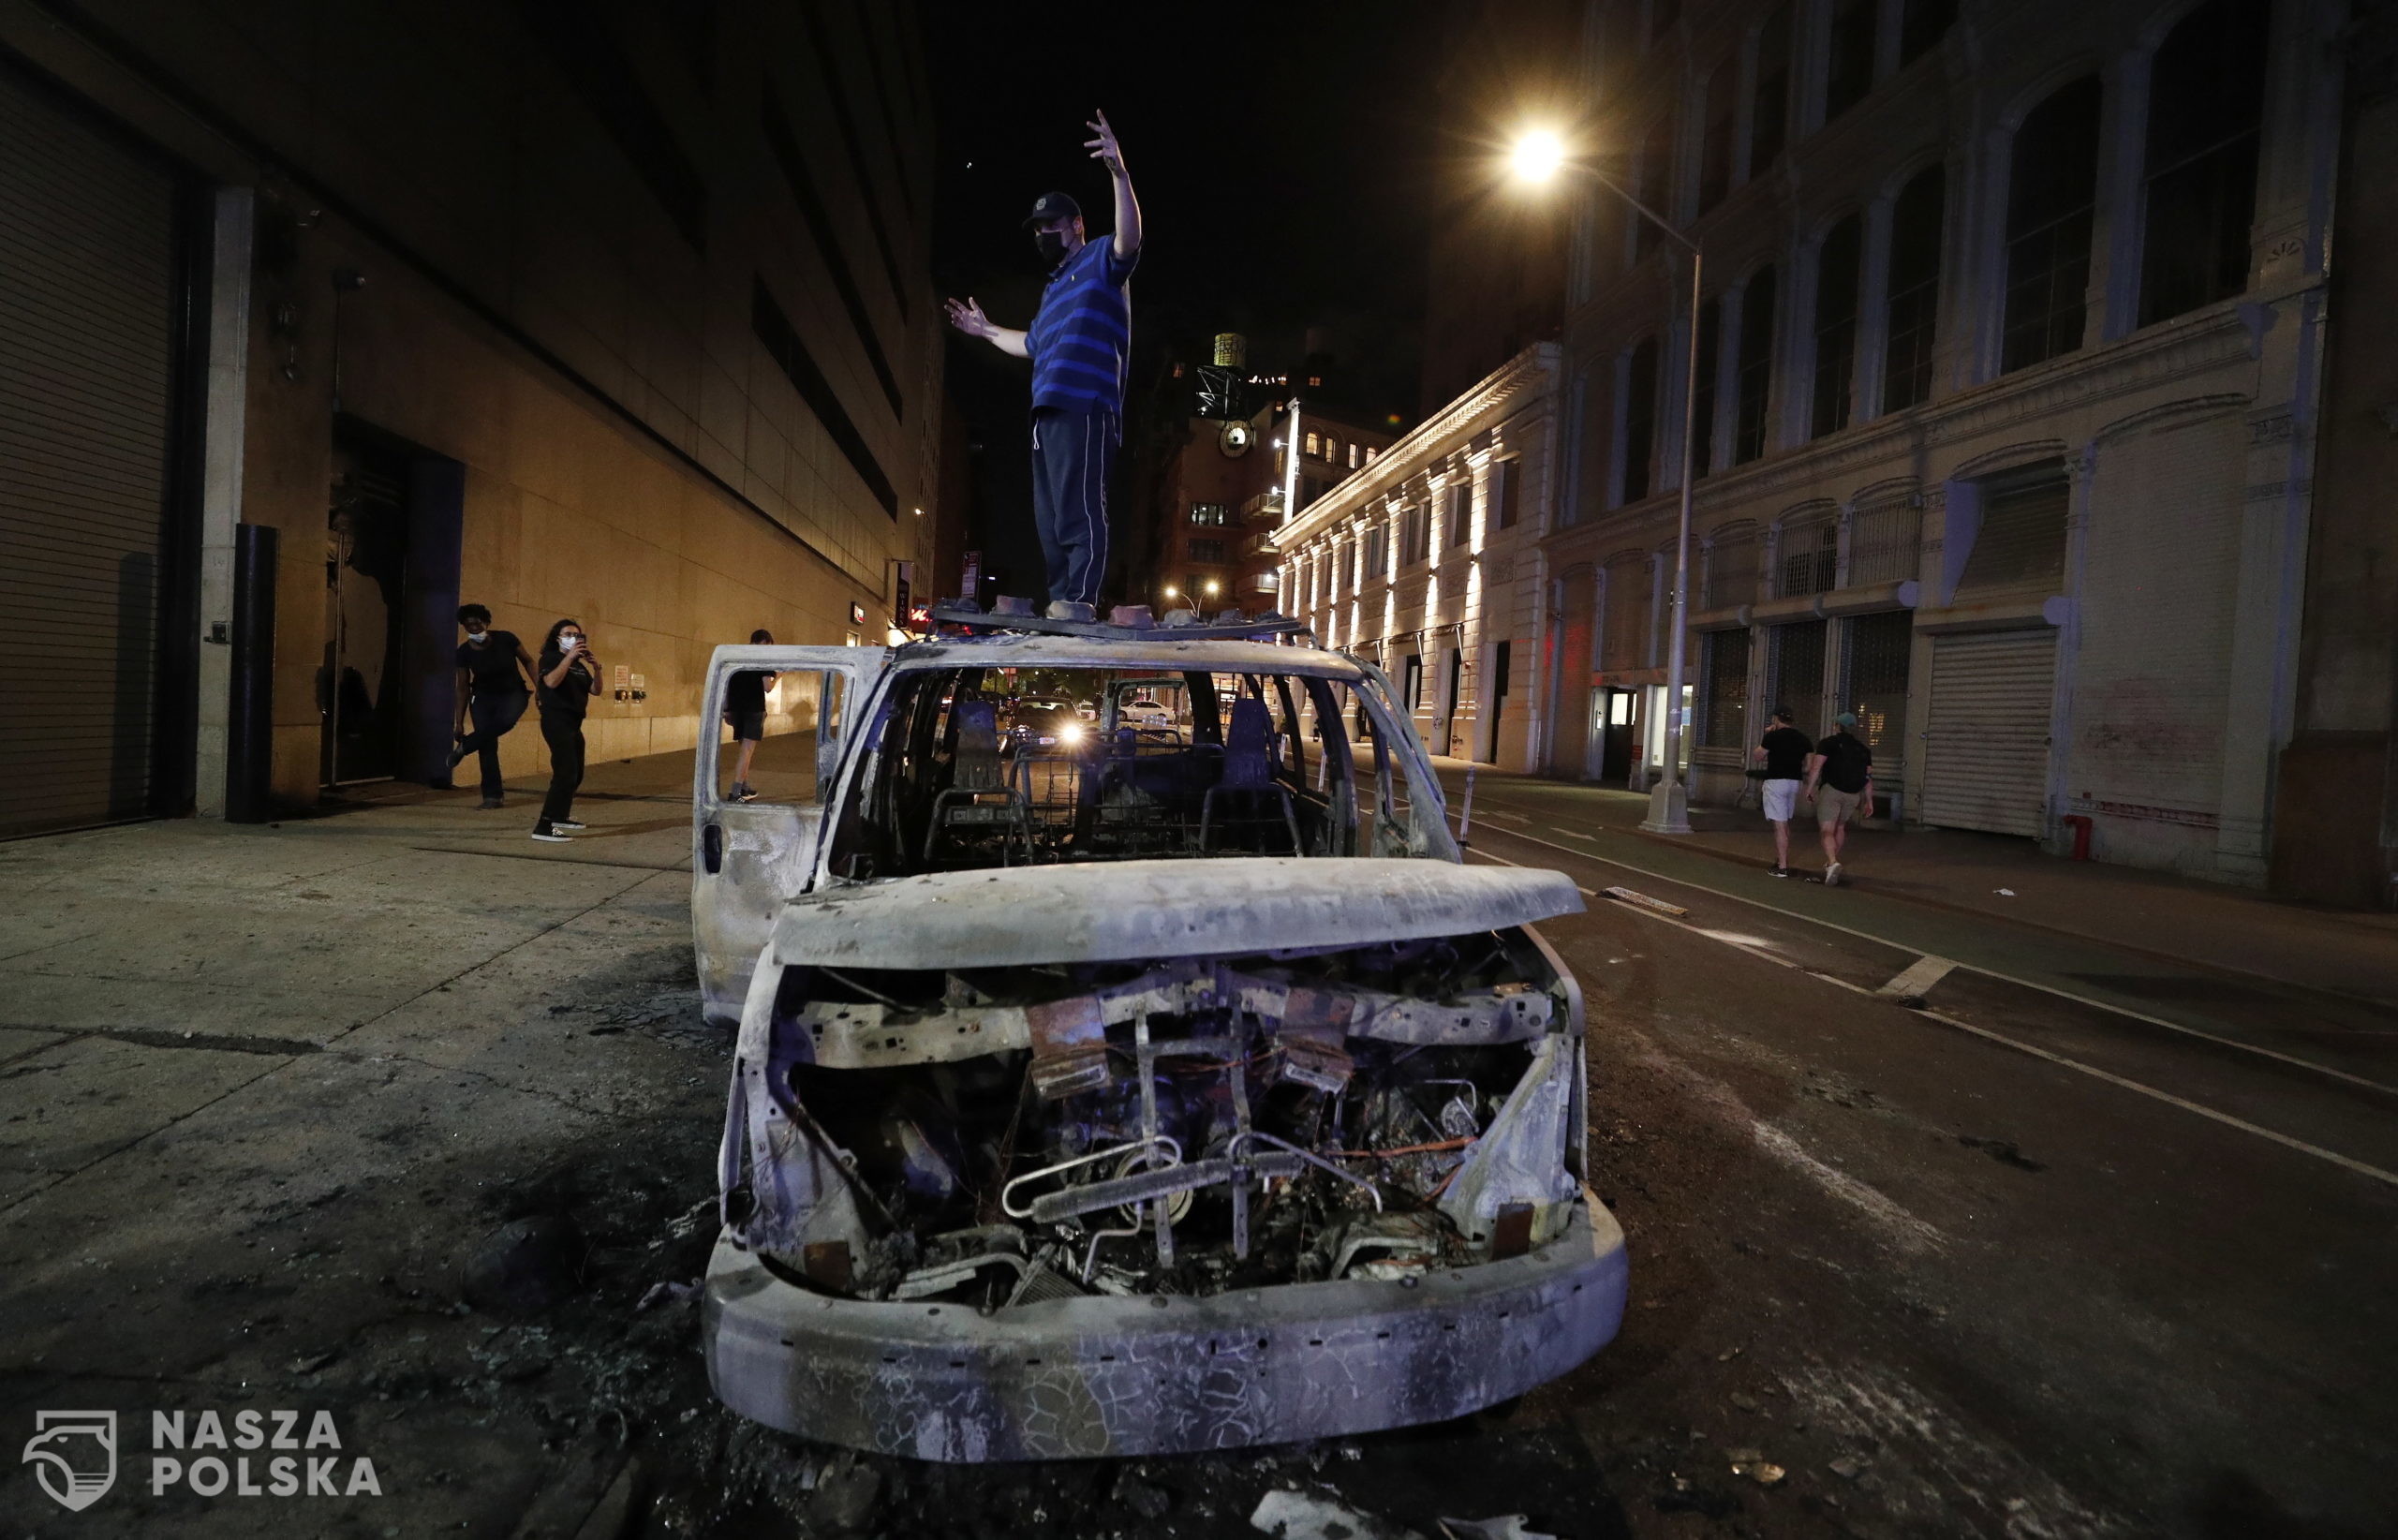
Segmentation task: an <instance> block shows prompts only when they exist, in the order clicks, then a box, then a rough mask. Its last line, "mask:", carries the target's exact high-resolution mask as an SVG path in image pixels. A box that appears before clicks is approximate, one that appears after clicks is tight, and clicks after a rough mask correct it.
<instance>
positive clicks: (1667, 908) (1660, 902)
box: [1606, 888, 1690, 914]
mask: <svg viewBox="0 0 2398 1540" xmlns="http://www.w3.org/2000/svg"><path fill="white" fill-rule="evenodd" d="M1606 896H1608V897H1610V898H1613V899H1615V900H1616V901H1617V902H1618V903H1624V904H1630V905H1632V906H1633V907H1634V908H1636V909H1646V910H1654V911H1656V912H1657V913H1659V914H1688V913H1689V912H1690V911H1688V910H1686V909H1684V908H1682V906H1681V905H1680V904H1669V903H1667V902H1665V900H1664V899H1663V898H1651V897H1650V896H1648V895H1647V894H1645V893H1641V892H1638V891H1636V890H1635V889H1632V888H1608V889H1606Z"/></svg>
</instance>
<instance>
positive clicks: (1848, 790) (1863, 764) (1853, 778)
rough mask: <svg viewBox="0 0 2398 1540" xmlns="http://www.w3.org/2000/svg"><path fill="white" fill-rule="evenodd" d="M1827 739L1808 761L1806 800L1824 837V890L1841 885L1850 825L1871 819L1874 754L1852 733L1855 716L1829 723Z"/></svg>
mask: <svg viewBox="0 0 2398 1540" xmlns="http://www.w3.org/2000/svg"><path fill="white" fill-rule="evenodd" d="M1832 726H1833V732H1832V734H1831V736H1829V737H1828V738H1826V739H1824V740H1823V742H1821V743H1819V744H1817V745H1815V751H1814V753H1813V754H1811V755H1809V756H1808V759H1807V800H1808V801H1810V802H1812V803H1813V804H1814V805H1815V827H1816V828H1817V829H1818V830H1819V831H1821V832H1822V834H1823V837H1824V885H1825V886H1826V887H1831V888H1836V887H1838V886H1840V881H1841V861H1840V857H1841V851H1842V849H1843V847H1844V846H1845V845H1846V844H1847V843H1848V826H1849V825H1850V824H1851V823H1854V822H1857V821H1858V819H1860V818H1872V817H1873V750H1872V749H1871V748H1866V747H1865V741H1864V740H1863V739H1862V738H1859V737H1858V735H1857V734H1856V733H1855V732H1853V731H1852V729H1854V728H1855V727H1856V726H1857V717H1856V714H1855V713H1853V712H1847V711H1843V712H1842V713H1841V714H1840V715H1839V716H1837V717H1835V718H1832Z"/></svg>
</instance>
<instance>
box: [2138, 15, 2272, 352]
mask: <svg viewBox="0 0 2398 1540" xmlns="http://www.w3.org/2000/svg"><path fill="white" fill-rule="evenodd" d="M2265 21H2266V7H2265V4H2264V0H2207V4H2205V5H2202V6H2200V7H2198V9H2196V10H2194V11H2192V12H2191V13H2190V14H2189V15H2187V16H2185V17H2183V19H2182V22H2181V24H2180V25H2178V26H2176V27H2175V28H2174V29H2173V30H2172V31H2171V32H2170V33H2169V34H2167V36H2166V38H2165V43H2164V46H2163V47H2161V48H2159V49H2158V50H2157V51H2156V65H2155V68H2154V72H2153V73H2152V74H2151V75H2150V77H2149V97H2148V186H2147V195H2148V210H2147V215H2148V217H2147V230H2146V234H2145V244H2144V245H2143V246H2142V248H2141V254H2140V275H2139V278H2140V286H2139V322H2140V324H2141V325H2142V326H2146V325H2148V324H2149V323H2151V322H2152V321H2161V320H2164V319H2166V318H2168V317H2171V316H2178V315H2180V314H2182V313H2183V311H2185V310H2196V309H2197V308H2198V306H2200V305H2202V304H2213V303H2214V302H2215V301H2217V300H2223V299H2228V298H2230V297H2231V296H2232V295H2234V294H2237V293H2239V292H2241V291H2242V290H2243V289H2246V288H2247V287H2248V225H2249V221H2250V220H2252V219H2254V218H2255V217H2256V214H2257V140H2258V138H2259V136H2260V131H2261V129H2262V127H2263V125H2264V116H2265V30H2266V28H2265Z"/></svg>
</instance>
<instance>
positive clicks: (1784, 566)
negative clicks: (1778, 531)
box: [1774, 517, 1840, 599]
mask: <svg viewBox="0 0 2398 1540" xmlns="http://www.w3.org/2000/svg"><path fill="white" fill-rule="evenodd" d="M1775 554H1776V555H1777V557H1778V568H1779V570H1778V571H1777V572H1776V574H1775V582H1774V592H1775V593H1776V594H1777V595H1779V596H1780V597H1781V598H1784V599H1798V598H1800V597H1802V596H1804V595H1807V594H1828V593H1830V592H1831V591H1832V586H1833V583H1834V581H1835V579H1836V578H1837V577H1838V575H1839V570H1840V526H1839V525H1838V524H1837V523H1836V522H1835V521H1833V520H1832V519H1830V518H1828V517H1826V518H1811V519H1805V520H1801V521H1800V522H1799V523H1797V524H1788V525H1784V526H1783V527H1782V540H1781V541H1780V543H1779V547H1778V549H1777V551H1776V553H1775Z"/></svg>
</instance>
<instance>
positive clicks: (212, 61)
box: [0, 0, 941, 833]
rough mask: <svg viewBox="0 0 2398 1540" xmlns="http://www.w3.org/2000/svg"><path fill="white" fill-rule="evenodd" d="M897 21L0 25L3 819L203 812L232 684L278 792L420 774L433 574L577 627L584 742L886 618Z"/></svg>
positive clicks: (517, 751)
mask: <svg viewBox="0 0 2398 1540" xmlns="http://www.w3.org/2000/svg"><path fill="white" fill-rule="evenodd" d="M912 14H913V13H912V12H911V11H910V9H909V8H908V7H840V6H831V5H818V4H806V5H798V6H791V7H725V6H714V5H694V6H678V7H644V6H636V5H630V4H621V3H608V4H601V5H596V6H570V5H566V4H562V3H559V0H523V3H521V4H512V5H504V6H497V7H491V6H473V5H466V4H461V3H456V0H433V3H429V4H423V5H415V6H405V7H323V8H321V9H320V10H317V11H306V12H304V13H303V12H302V11H293V10H291V9H289V7H269V6H260V5H253V4H241V3H235V4H229V5H215V6H208V7H190V6H163V7H162V6H141V5H126V4H112V3H100V4H89V5H66V4H60V5H55V6H52V5H46V4H43V3H41V0H35V3H33V4H30V5H25V6H19V7H14V8H12V9H10V10H8V11H7V13H6V14H5V15H0V227H5V228H7V230H9V231H10V242H9V245H8V254H7V256H0V271H5V273H6V279H5V282H0V288H5V289H6V290H7V300H6V301H0V360H7V361H8V362H7V363H5V364H0V437H4V438H5V439H6V443H5V445H0V460H5V461H7V463H9V464H10V465H12V466H18V467H20V468H21V469H22V472H23V473H22V474H21V475H16V476H12V477H0V555H5V557H6V559H5V561H0V570H6V571H7V572H8V573H9V574H10V575H9V576H8V577H7V579H5V580H0V583H5V585H6V589H7V591H6V592H5V594H0V599H5V602H0V628H5V630H6V635H7V645H6V647H5V648H0V651H6V652H7V653H9V654H10V655H12V656H14V657H18V658H24V657H28V656H30V657H35V658H41V657H44V656H54V658H55V663H54V666H52V667H48V668H46V669H45V668H36V669H33V670H31V671H26V672H22V673H19V674H13V675H12V678H13V679H14V680H15V683H14V684H12V685H10V686H9V687H8V688H7V689H6V690H5V693H6V695H7V699H6V700H5V701H0V710H5V711H6V712H7V716H8V718H9V729H10V730H9V733H8V735H7V739H8V744H9V746H10V747H9V748H7V750H5V752H0V770H5V772H6V773H5V774H0V782H5V783H6V784H7V786H8V787H9V791H8V792H7V793H6V794H5V805H0V833H16V832H25V831H29V830H33V829H38V828H44V827H66V826H72V825H74V824H78V823H90V822H103V821H106V820H109V819H112V818H122V817H133V816H141V815H143V814H150V813H172V812H177V811H185V810H192V809H197V810H199V811H201V812H210V811H214V810H216V809H218V808H221V807H223V805H224V803H225V799H226V796H227V789H228V788H227V779H228V773H229V772H228V761H229V757H231V758H232V759H233V760H235V761H237V762H239V761H242V760H243V759H244V755H243V753H242V751H241V746H240V745H238V744H236V743H234V742H233V740H232V738H231V736H230V735H231V733H233V732H234V730H235V725H236V718H237V716H238V713H236V712H235V710H234V708H233V705H232V703H233V702H234V701H235V700H236V699H239V700H240V701H242V702H245V703H247V706H246V707H245V709H249V708H255V711H257V712H263V713H264V714H265V715H266V716H267V717H269V718H271V722H270V723H269V724H268V731H267V732H266V733H265V738H266V742H265V744H264V746H263V747H264V756H263V764H262V766H261V767H260V769H259V772H258V773H259V776H260V777H262V778H263V780H264V782H265V790H267V791H269V792H271V793H272V795H273V797H274V800H275V801H276V802H277V803H279V804H281V805H287V806H288V805H293V804H305V803H309V802H313V801H315V800H316V799H317V798H318V795H319V794H320V792H322V791H323V790H325V789H326V788H329V787H334V786H339V785H343V784H348V783H350V782H353V781H361V780H372V779H376V778H380V777H401V778H413V779H433V778H437V777H439V776H440V774H441V773H442V764H443V761H444V760H445V758H446V750H447V749H448V747H449V741H448V740H449V713H450V711H451V672H450V659H451V648H452V646H453V645H454V644H455V631H454V629H453V627H452V624H451V611H452V609H454V607H455V606H456V605H457V604H458V603H460V602H461V601H466V600H472V601H480V602H481V603H484V604H487V605H489V606H490V608H491V609H492V610H493V612H494V613H495V615H496V619H497V623H498V624H499V625H500V626H502V627H504V628H507V629H511V630H513V631H515V632H517V633H518V634H519V635H521V636H523V637H524V638H525V640H526V642H527V644H529V645H538V644H539V641H540V637H541V635H542V633H543V631H544V630H545V629H546V628H547V627H548V625H549V623H550V622H551V621H553V620H554V619H555V618H557V617H560V616H565V615H572V616H576V617H578V618H580V619H581V620H582V621H583V622H584V623H585V627H586V629H588V631H589V633H590V635H591V637H592V640H593V643H594V644H595V648H596V650H597V651H598V653H599V657H600V658H601V659H603V661H605V662H606V663H607V664H609V665H611V670H610V672H611V677H610V678H609V679H608V680H607V681H605V683H606V685H607V687H608V688H607V690H606V692H605V694H604V695H603V696H602V698H601V699H600V700H599V701H597V702H595V703H594V704H593V709H592V717H591V722H590V727H589V739H590V752H591V753H592V754H593V755H594V756H595V757H608V756H625V755H633V754H641V753H646V752H651V751H656V750H662V749H669V748H680V747H685V746H688V745H689V744H691V743H692V742H693V741H694V740H695V738H696V736H697V735H698V734H699V733H703V732H707V731H713V730H714V726H715V724H713V723H703V722H702V721H701V720H700V719H699V706H700V689H701V685H702V680H703V672H704V668H705V664H706V661H707V659H708V657H709V654H710V652H711V651H712V650H713V648H714V647H715V646H716V645H717V644H719V643H723V642H728V641H744V640H747V638H748V634H749V632H750V631H751V629H754V628H758V627H764V628H767V629H771V630H772V631H774V633H775V634H776V636H777V638H779V639H782V640H786V641H792V642H822V643H832V644H840V643H842V642H844V641H845V640H850V639H859V640H864V641H867V642H880V641H881V638H882V636H883V634H884V629H885V627H886V625H887V623H888V620H889V617H890V611H891V601H892V600H893V599H894V598H895V597H896V592H895V586H896V584H895V580H896V575H897V572H898V570H899V564H900V563H903V562H910V561H913V562H920V563H927V565H928V562H927V558H928V557H929V556H930V555H932V552H933V539H932V532H933V529H934V527H935V526H936V525H937V523H938V522H939V517H940V512H941V510H940V507H939V504H938V502H937V498H936V496H935V495H936V494H937V492H938V491H939V480H938V475H937V468H938V460H939V447H940V417H941V414H940V379H941V375H940V367H941V342H940V314H939V311H940V307H939V305H938V304H936V303H935V299H934V296H933V294H932V292H931V286H930V281H929V276H928V273H927V268H926V262H925V241H926V239H927V234H928V227H929V222H930V218H931V212H932V211H931V206H930V200H931V196H932V176H931V162H930V155H931V133H930V117H929V112H930V101H929V92H928V89H927V86H926V84H925V79H924V75H923V72H922V69H921V67H920V65H919V61H918V50H917V44H916V40H915V38H914V37H913V35H912V32H911V26H912V22H911V20H910V18H911V17H912ZM244 530H251V531H256V530H266V531H272V532H273V533H274V537H275V540H274V547H275V551H274V561H273V563H272V565H270V566H268V567H266V568H264V569H261V570H260V571H261V572H262V574H263V575H262V576H260V578H259V581H258V583H257V584H256V585H253V586H256V587H262V588H264V589H266V590H268V593H267V594H266V595H263V596H262V595H260V594H258V593H250V594H248V595H247V596H246V598H244V600H243V603H244V609H243V614H244V615H256V614H259V613H261V612H260V611H259V608H258V605H257V602H256V601H258V600H261V599H262V598H271V600H272V606H271V612H272V617H273V624H272V632H271V638H270V639H269V640H267V641H265V642H262V643H261V644H258V645H248V646H244V645H240V644H238V643H239V642H240V638H238V637H237V636H236V635H235V634H234V633H235V630H236V626H235V622H236V619H237V616H236V614H235V611H236V600H237V598H241V597H243V596H239V595H237V593H236V582H235V570H236V562H237V556H238V555H239V554H240V553H241V552H244V551H248V552H251V553H253V554H255V553H256V552H257V551H259V550H261V549H263V547H262V546H259V544H257V540H258V537H257V536H256V535H254V534H245V533H244ZM935 581H937V580H936V579H934V578H933V576H932V575H931V574H930V573H929V572H926V573H923V574H922V575H920V576H919V579H918V582H917V584H916V587H917V591H919V592H923V591H925V590H926V589H928V588H929V587H930V586H931V585H932V584H933V583H934V582H935ZM237 653H239V654H241V656H240V657H237V656H236V654H237ZM790 704H791V705H792V708H793V709H792V710H787V711H785V713H784V716H785V719H786V722H787V723H790V722H791V721H792V720H793V717H794V711H796V710H798V709H799V708H798V707H797V703H790ZM244 719H247V718H244ZM540 753H541V748H540V734H539V733H535V732H533V731H531V730H530V729H529V728H526V729H524V730H520V731H519V732H517V733H514V734H512V735H511V737H510V738H509V739H508V740H507V743H506V746H505V753H504V760H505V763H506V765H507V768H508V769H509V771H510V772H511V774H518V775H521V774H525V773H528V772H531V771H533V770H535V769H536V768H538V766H539V764H540Z"/></svg>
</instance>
